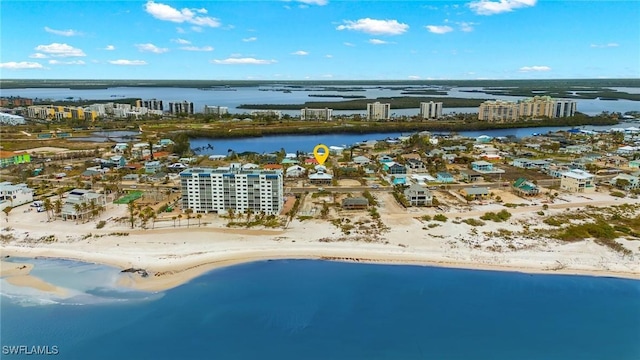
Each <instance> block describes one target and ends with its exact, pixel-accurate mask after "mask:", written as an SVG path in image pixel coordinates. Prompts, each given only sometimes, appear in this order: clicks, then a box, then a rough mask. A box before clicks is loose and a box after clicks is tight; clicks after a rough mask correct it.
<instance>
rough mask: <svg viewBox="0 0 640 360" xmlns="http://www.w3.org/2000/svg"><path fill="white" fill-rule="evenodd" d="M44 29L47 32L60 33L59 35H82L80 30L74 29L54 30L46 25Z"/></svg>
mask: <svg viewBox="0 0 640 360" xmlns="http://www.w3.org/2000/svg"><path fill="white" fill-rule="evenodd" d="M44 31H46V32H48V33H52V34H56V35H60V36H78V35H82V34H81V33H80V32H78V31H75V30H71V29H69V30H55V29H52V28H50V27H48V26H45V27H44Z"/></svg>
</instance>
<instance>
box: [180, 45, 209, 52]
mask: <svg viewBox="0 0 640 360" xmlns="http://www.w3.org/2000/svg"><path fill="white" fill-rule="evenodd" d="M180 49H182V50H186V51H213V46H201V47H197V46H183V47H181V48H180Z"/></svg>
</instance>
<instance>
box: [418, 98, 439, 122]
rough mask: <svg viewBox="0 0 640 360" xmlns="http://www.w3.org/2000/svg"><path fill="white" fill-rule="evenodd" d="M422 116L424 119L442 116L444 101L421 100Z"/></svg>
mask: <svg viewBox="0 0 640 360" xmlns="http://www.w3.org/2000/svg"><path fill="white" fill-rule="evenodd" d="M420 117H421V118H423V119H439V118H441V117H442V103H441V102H433V101H429V102H421V103H420Z"/></svg>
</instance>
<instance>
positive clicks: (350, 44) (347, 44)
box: [342, 42, 355, 46]
mask: <svg viewBox="0 0 640 360" xmlns="http://www.w3.org/2000/svg"><path fill="white" fill-rule="evenodd" d="M342 44H343V45H344V46H355V45H354V44H352V43H350V42H344V43H342Z"/></svg>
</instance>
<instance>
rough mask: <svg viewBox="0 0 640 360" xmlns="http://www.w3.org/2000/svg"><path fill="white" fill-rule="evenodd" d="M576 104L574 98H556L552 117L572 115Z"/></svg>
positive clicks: (574, 112)
mask: <svg viewBox="0 0 640 360" xmlns="http://www.w3.org/2000/svg"><path fill="white" fill-rule="evenodd" d="M576 105H577V103H576V102H575V100H556V104H555V108H554V114H553V115H554V116H553V117H557V118H562V117H571V116H574V115H575V114H576Z"/></svg>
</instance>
